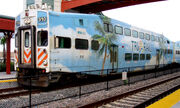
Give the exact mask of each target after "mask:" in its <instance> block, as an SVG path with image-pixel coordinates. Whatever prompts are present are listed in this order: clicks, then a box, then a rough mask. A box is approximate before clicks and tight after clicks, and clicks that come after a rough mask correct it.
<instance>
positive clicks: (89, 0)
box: [61, 0, 165, 13]
mask: <svg viewBox="0 0 180 108" xmlns="http://www.w3.org/2000/svg"><path fill="white" fill-rule="evenodd" d="M157 1H165V0H62V4H61V11H68V10H73V11H78V12H80V13H98V12H101V11H105V10H110V9H115V8H120V7H126V6H132V5H138V4H144V3H151V2H157Z"/></svg>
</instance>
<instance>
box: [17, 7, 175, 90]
mask: <svg viewBox="0 0 180 108" xmlns="http://www.w3.org/2000/svg"><path fill="white" fill-rule="evenodd" d="M15 41H16V42H15V43H16V49H15V69H16V70H17V71H18V82H19V83H20V84H24V85H26V84H27V83H28V81H27V79H22V78H20V77H23V76H29V75H31V76H35V75H39V77H38V78H36V79H32V84H33V86H41V87H47V86H48V85H49V84H50V83H52V82H57V81H58V80H59V79H60V78H61V75H62V74H63V73H76V72H81V71H92V70H101V69H118V68H123V67H137V68H133V70H132V71H136V70H141V69H148V68H149V66H150V65H151V68H155V67H156V68H157V67H161V66H162V65H161V64H165V65H167V64H171V63H172V62H175V60H174V59H175V57H173V47H174V43H173V42H171V41H170V40H168V39H167V38H166V37H164V36H163V35H161V34H158V33H155V32H151V31H147V30H144V29H140V28H137V27H135V26H131V25H129V24H127V23H124V22H121V21H117V20H114V19H110V18H108V17H106V16H103V15H95V14H79V13H61V12H53V11H46V10H25V11H24V12H22V13H21V14H20V15H19V16H18V17H17V18H16V37H15ZM115 72H116V73H119V72H120V71H115ZM93 74H95V75H104V74H106V73H104V72H93ZM41 75H46V76H41Z"/></svg>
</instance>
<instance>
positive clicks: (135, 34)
mask: <svg viewBox="0 0 180 108" xmlns="http://www.w3.org/2000/svg"><path fill="white" fill-rule="evenodd" d="M132 36H133V37H135V38H138V32H137V31H136V30H132Z"/></svg>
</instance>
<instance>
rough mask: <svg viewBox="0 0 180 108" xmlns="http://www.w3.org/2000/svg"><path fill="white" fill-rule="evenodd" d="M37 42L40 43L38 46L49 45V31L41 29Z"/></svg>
mask: <svg viewBox="0 0 180 108" xmlns="http://www.w3.org/2000/svg"><path fill="white" fill-rule="evenodd" d="M37 44H38V46H47V45H48V32H47V31H39V32H38V36H37Z"/></svg>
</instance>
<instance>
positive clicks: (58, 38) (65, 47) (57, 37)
mask: <svg viewBox="0 0 180 108" xmlns="http://www.w3.org/2000/svg"><path fill="white" fill-rule="evenodd" d="M55 39H56V42H55V44H56V45H55V48H57V49H71V45H72V41H71V38H69V37H63V36H56V38H55ZM60 39H64V40H63V43H67V42H68V41H69V42H68V43H69V45H68V44H63V45H62V43H61V42H62V40H60ZM65 39H66V40H65ZM64 41H66V42H64ZM62 46H64V47H62Z"/></svg>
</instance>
